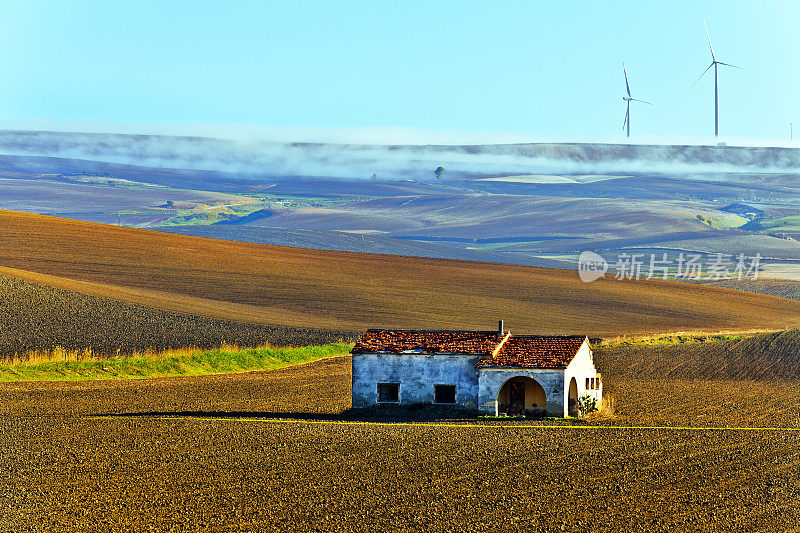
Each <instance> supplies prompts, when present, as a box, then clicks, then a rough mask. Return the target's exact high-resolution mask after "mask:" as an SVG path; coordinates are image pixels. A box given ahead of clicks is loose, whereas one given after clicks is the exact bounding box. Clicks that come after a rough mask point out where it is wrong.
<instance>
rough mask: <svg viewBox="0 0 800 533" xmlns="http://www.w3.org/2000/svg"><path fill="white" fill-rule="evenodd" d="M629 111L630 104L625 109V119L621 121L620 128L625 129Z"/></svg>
mask: <svg viewBox="0 0 800 533" xmlns="http://www.w3.org/2000/svg"><path fill="white" fill-rule="evenodd" d="M630 113H631V106H630V104H628V110H627V111H625V120H623V121H622V129H623V130H624V129H625V124H627V123H628V115H630Z"/></svg>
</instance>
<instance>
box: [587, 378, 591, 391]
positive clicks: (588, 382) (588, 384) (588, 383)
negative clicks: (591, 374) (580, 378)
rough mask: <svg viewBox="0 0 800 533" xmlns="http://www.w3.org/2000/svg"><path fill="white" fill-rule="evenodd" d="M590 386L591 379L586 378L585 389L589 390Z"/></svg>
mask: <svg viewBox="0 0 800 533" xmlns="http://www.w3.org/2000/svg"><path fill="white" fill-rule="evenodd" d="M591 388H592V379H591V378H586V390H589V389H591Z"/></svg>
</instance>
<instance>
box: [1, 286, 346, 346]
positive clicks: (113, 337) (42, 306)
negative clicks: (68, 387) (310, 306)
mask: <svg viewBox="0 0 800 533" xmlns="http://www.w3.org/2000/svg"><path fill="white" fill-rule="evenodd" d="M353 337H354V335H353V334H352V333H347V332H335V331H320V330H313V329H301V328H291V327H286V326H267V325H262V324H247V323H242V322H235V321H232V320H222V319H213V318H206V317H202V316H197V315H190V314H182V313H171V312H168V311H161V310H158V309H152V308H149V307H144V306H141V305H134V304H126V303H122V302H118V301H116V300H111V299H107V298H98V297H95V296H89V295H85V294H80V293H77V292H74V291H67V290H62V289H56V288H53V287H48V286H46V285H39V284H35V283H29V282H26V281H22V280H19V279H14V278H9V277H5V276H0V359H3V358H11V357H13V356H14V355H15V354H24V353H26V352H31V351H49V350H52V349H54V348H55V347H56V346H59V347H61V348H62V349H63V350H66V351H81V350H90V351H91V352H92V354H94V355H96V356H104V355H114V354H123V355H124V354H130V353H133V352H143V351H146V350H153V351H160V350H166V349H170V348H181V347H187V346H194V347H198V348H212V347H217V346H220V345H221V344H224V343H228V344H235V345H240V346H261V345H264V344H266V343H269V344H272V345H305V344H312V343H313V344H325V343H328V342H334V341H336V340H338V339H346V340H350V339H352V338H353Z"/></svg>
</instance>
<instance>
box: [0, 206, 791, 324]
mask: <svg viewBox="0 0 800 533" xmlns="http://www.w3.org/2000/svg"><path fill="white" fill-rule="evenodd" d="M0 267H6V268H4V269H3V271H2V273H4V274H6V275H9V276H14V277H18V278H21V279H26V280H28V281H36V282H40V283H44V284H48V285H52V286H55V287H58V288H62V289H68V290H75V291H78V292H82V293H85V294H91V295H93V296H100V297H108V298H112V299H116V300H120V301H124V302H126V303H135V304H139V305H146V306H147V307H153V308H158V309H162V310H167V311H170V312H182V313H187V314H197V315H202V316H209V317H213V318H224V319H234V320H240V321H244V322H253V323H260V324H268V325H282V326H291V327H298V328H309V329H329V330H338V331H362V330H364V329H366V328H369V327H387V328H399V327H401V328H431V329H453V328H468V329H474V328H477V327H481V325H482V324H486V325H487V326H491V327H493V326H494V320H495V319H499V318H504V319H505V320H506V323H507V324H508V326H509V328H510V329H511V330H513V331H523V332H526V333H586V334H589V335H592V336H607V335H616V334H620V333H624V334H634V333H644V334H650V333H655V332H668V331H690V330H704V331H709V330H711V331H713V330H731V329H736V330H745V329H746V330H752V329H783V328H786V327H797V326H800V302H797V301H792V300H787V299H783V298H776V297H770V296H764V295H758V294H752V293H745V292H737V291H731V290H725V289H719V288H711V287H703V286H699V285H696V284H689V283H678V282H662V281H637V282H631V281H615V280H612V279H605V280H598V281H595V282H593V283H589V284H587V283H582V282H580V281H579V280H578V278H577V275H576V273H575V272H570V271H566V270H556V269H544V268H533V267H523V266H516V265H505V264H496V263H477V262H469V261H456V260H442V259H426V258H414V257H401V256H386V255H377V254H360V253H348V252H332V251H322V250H308V249H301V248H286V247H278V246H267V245H259V244H251V243H241V242H230V241H220V240H214V239H203V238H197V237H190V236H185V235H172V234H165V233H158V232H150V231H146V230H136V229H130V228H121V227H117V226H107V225H101V224H93V223H87V222H79V221H74V220H65V219H58V218H53V217H46V216H40V215H31V214H26V213H16V212H12V211H0ZM11 269H19V270H11ZM489 319H491V323H490V324H487V320H489Z"/></svg>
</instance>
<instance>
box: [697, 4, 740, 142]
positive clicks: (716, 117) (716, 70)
mask: <svg viewBox="0 0 800 533" xmlns="http://www.w3.org/2000/svg"><path fill="white" fill-rule="evenodd" d="M703 26H705V28H706V37H708V47H709V48H710V49H711V64H710V65H709V66H708V68H706V69H705V70H704V71H703V73H702V74H700V77H699V78H697V80H696V81H695V82H694V83H693V84H692V87H694V86H695V85H697V82H698V81H700V80H701V79H702V78H703V76H705V75H706V72H708V71H709V70H711V67H714V137H719V66H720V65H725V66H726V67H733V68H738V69H741V68H742V67H737V66H736V65H731V64H730V63H723V62H722V61H717V55H716V54H715V53H714V47H713V46H712V45H711V35H709V33H708V25H707V24H706V21H705V19H703ZM692 87H689V90H690V91H691V90H692Z"/></svg>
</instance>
